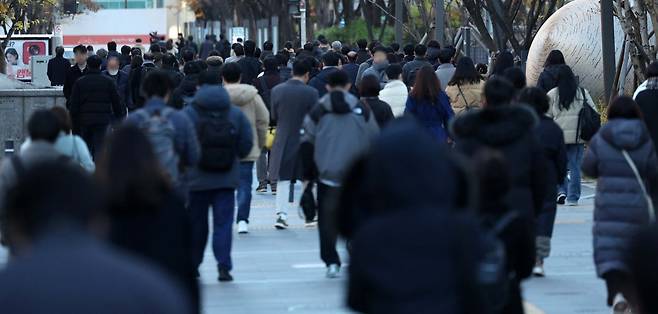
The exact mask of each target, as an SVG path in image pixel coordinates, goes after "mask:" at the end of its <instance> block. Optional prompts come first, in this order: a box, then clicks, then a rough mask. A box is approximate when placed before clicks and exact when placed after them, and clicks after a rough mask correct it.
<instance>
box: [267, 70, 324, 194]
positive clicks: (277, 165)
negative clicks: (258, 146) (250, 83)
mask: <svg viewBox="0 0 658 314" xmlns="http://www.w3.org/2000/svg"><path fill="white" fill-rule="evenodd" d="M270 102H271V104H272V111H271V114H272V119H273V120H275V121H276V122H277V129H276V137H275V138H274V145H273V146H272V150H271V153H270V169H269V171H270V177H271V179H274V180H277V181H279V180H292V179H298V178H299V177H300V175H301V173H300V171H299V170H298V169H300V168H301V166H302V165H301V164H300V162H299V160H298V157H299V144H300V138H301V135H300V134H299V133H300V131H301V129H302V124H303V122H304V117H306V115H307V114H308V113H309V111H311V109H312V108H313V106H315V104H316V103H317V102H318V91H317V90H316V89H315V88H313V87H310V86H307V85H306V84H304V82H302V81H300V80H294V79H292V80H288V81H287V82H285V83H283V84H279V85H277V86H275V87H274V88H273V89H272V92H271V94H270Z"/></svg>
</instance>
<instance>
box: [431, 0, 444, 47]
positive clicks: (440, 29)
mask: <svg viewBox="0 0 658 314" xmlns="http://www.w3.org/2000/svg"><path fill="white" fill-rule="evenodd" d="M435 6H436V8H435V11H436V17H435V18H436V19H435V21H434V24H435V27H436V30H435V32H434V34H435V35H436V40H437V41H438V42H439V43H440V44H441V45H443V44H444V39H445V35H444V34H445V29H444V27H445V8H444V7H443V0H436V4H435Z"/></svg>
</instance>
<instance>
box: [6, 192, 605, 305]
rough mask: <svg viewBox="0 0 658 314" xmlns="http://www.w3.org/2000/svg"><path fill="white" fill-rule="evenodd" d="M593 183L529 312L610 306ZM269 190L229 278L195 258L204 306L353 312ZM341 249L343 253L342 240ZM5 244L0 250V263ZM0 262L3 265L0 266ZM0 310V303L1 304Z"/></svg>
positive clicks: (311, 242) (311, 235) (538, 282)
mask: <svg viewBox="0 0 658 314" xmlns="http://www.w3.org/2000/svg"><path fill="white" fill-rule="evenodd" d="M593 193H594V192H593V189H592V186H589V187H588V186H584V188H583V196H584V197H585V199H584V200H583V201H582V202H581V205H580V206H577V207H560V208H559V212H558V218H557V224H556V227H555V228H556V229H555V238H554V241H553V252H552V254H551V257H550V258H549V259H548V260H547V261H546V272H547V275H548V277H546V278H541V279H532V280H530V281H528V282H527V283H526V284H525V285H524V289H525V290H524V297H525V299H526V302H527V304H526V309H527V313H528V314H539V313H547V314H563V313H564V314H567V313H594V314H598V313H608V312H609V310H608V309H607V307H606V306H605V285H604V283H603V281H601V280H599V279H597V278H596V275H595V271H594V264H593V261H592V240H591V228H592V201H593V200H592V198H591V197H589V198H588V197H587V196H590V195H592V194H593ZM273 204H274V196H272V195H271V194H269V193H268V194H265V195H259V194H254V201H253V210H252V217H251V221H252V223H251V226H250V232H251V233H249V234H247V235H236V237H235V241H234V246H233V247H234V250H233V258H234V264H235V268H234V271H233V275H234V276H235V281H234V282H232V283H219V282H217V280H216V277H217V270H216V267H215V264H214V257H213V256H212V252H211V250H210V249H208V250H207V251H206V257H205V260H204V263H203V265H202V266H201V284H202V289H203V304H204V313H206V314H215V313H245V314H251V313H275V314H276V313H308V314H311V313H313V314H315V313H319V314H324V313H326V314H329V313H331V314H342V313H351V311H349V310H348V309H346V308H345V306H344V303H345V302H344V291H345V286H346V273H345V272H344V273H343V276H342V277H341V278H340V279H336V280H329V279H326V278H325V277H324V272H325V269H324V265H322V263H321V262H320V256H319V255H320V253H319V249H318V235H317V229H307V228H304V226H303V225H304V222H303V220H302V219H300V218H299V217H298V216H297V215H296V214H294V213H291V215H290V224H291V228H290V229H289V230H285V231H277V230H274V228H273V223H274V219H275V215H274V209H273V208H272V206H273ZM339 252H340V253H341V255H342V256H343V257H347V254H346V252H345V249H344V246H343V245H339ZM5 260H6V251H4V250H0V265H2V264H4V261H5ZM0 267H1V266H0ZM0 310H1V309H0Z"/></svg>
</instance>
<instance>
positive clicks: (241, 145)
mask: <svg viewBox="0 0 658 314" xmlns="http://www.w3.org/2000/svg"><path fill="white" fill-rule="evenodd" d="M184 112H185V113H186V114H187V115H188V117H189V118H190V120H191V121H192V123H193V124H194V126H195V127H196V129H197V137H198V135H199V134H198V126H199V124H200V121H201V117H203V116H205V115H208V112H222V113H227V114H228V119H229V121H231V123H232V124H233V126H234V127H235V130H236V131H237V135H236V136H237V147H236V156H235V162H234V163H233V167H232V168H231V170H229V171H226V172H212V173H211V172H206V171H203V170H201V169H199V167H198V166H195V167H192V168H191V169H190V171H188V173H187V174H186V179H187V187H188V189H189V190H190V191H192V192H194V191H208V190H216V189H236V188H237V187H238V186H239V185H240V167H239V163H240V161H239V160H240V159H242V158H245V157H247V156H248V155H249V152H251V149H252V148H253V145H254V143H253V135H252V134H251V125H250V123H249V120H247V117H246V116H245V115H244V114H243V113H242V111H240V109H238V108H237V107H235V106H232V105H231V100H230V98H229V96H228V93H227V92H226V90H225V89H224V88H223V87H221V86H212V85H204V86H202V87H201V88H200V89H199V90H198V91H197V93H196V95H195V96H194V101H193V105H192V106H187V107H186V108H185V109H184ZM201 154H203V147H202V148H201Z"/></svg>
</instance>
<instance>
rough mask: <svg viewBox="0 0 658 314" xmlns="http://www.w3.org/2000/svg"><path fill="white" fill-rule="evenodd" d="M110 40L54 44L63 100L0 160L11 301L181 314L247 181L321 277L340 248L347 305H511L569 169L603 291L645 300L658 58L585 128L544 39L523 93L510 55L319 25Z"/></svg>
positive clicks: (225, 264)
mask: <svg viewBox="0 0 658 314" xmlns="http://www.w3.org/2000/svg"><path fill="white" fill-rule="evenodd" d="M107 48H108V49H107V50H106V49H99V50H98V51H96V53H95V54H90V51H89V49H87V47H85V46H82V45H80V46H77V47H75V48H74V53H75V57H74V62H73V64H72V65H71V64H70V63H66V62H68V61H66V60H64V61H63V49H61V48H58V49H57V55H56V56H55V58H53V59H52V60H51V62H50V63H49V69H48V75H49V78H50V79H51V82H52V83H53V85H63V89H64V96H65V97H66V109H65V108H60V107H56V108H53V109H51V110H38V111H36V112H35V113H34V114H33V115H32V117H31V119H30V121H29V123H28V129H27V132H28V134H29V139H28V140H26V141H25V143H24V144H23V146H22V147H21V149H20V152H19V153H18V154H16V155H13V156H8V157H7V158H5V159H4V160H3V161H2V163H1V165H0V232H1V235H2V241H3V244H5V245H6V246H8V247H9V249H10V252H11V261H10V263H9V264H8V266H7V268H6V269H5V270H4V271H3V272H0V303H2V304H8V305H9V306H10V310H11V309H15V308H18V307H20V306H21V305H23V304H30V306H32V307H33V308H34V310H35V311H40V309H48V311H54V312H62V311H71V309H72V308H75V307H67V306H69V305H70V304H75V306H77V307H79V308H80V309H82V310H83V311H85V312H94V313H116V312H125V313H146V312H149V313H198V312H199V311H200V305H199V304H200V300H199V295H200V293H199V285H198V279H197V278H198V276H199V272H198V269H199V266H200V265H201V263H202V262H203V259H204V251H205V248H206V243H207V241H208V238H209V237H211V239H212V246H211V247H212V251H213V253H214V257H215V259H216V265H217V272H218V277H217V279H218V280H219V281H222V282H225V281H232V280H233V274H232V268H233V262H232V258H231V247H232V238H233V233H234V225H237V228H236V231H237V232H238V233H240V234H248V233H249V222H250V209H251V199H252V192H253V191H252V189H253V186H254V183H257V188H256V189H255V192H257V193H271V194H273V195H276V196H275V197H274V198H273V202H272V204H271V205H272V207H273V208H274V213H273V214H274V215H273V216H272V222H273V224H274V227H275V228H276V229H279V230H285V229H287V228H289V219H288V215H289V214H292V213H296V212H298V209H299V208H302V210H301V211H300V212H302V213H303V215H304V218H305V226H306V227H315V226H317V229H318V232H319V247H320V258H321V260H322V261H323V262H324V264H325V265H326V276H327V277H328V278H336V277H338V276H340V273H341V264H342V263H343V262H344V261H342V260H341V257H340V256H339V254H338V251H337V244H338V237H339V236H341V237H343V238H344V239H345V240H346V242H347V247H348V252H349V256H350V268H349V285H348V297H347V303H348V305H349V306H350V307H351V308H352V309H354V310H356V311H360V312H364V313H478V314H479V313H505V314H514V313H523V312H524V309H523V304H522V300H523V294H522V289H521V286H522V285H521V283H522V282H523V281H524V280H526V279H527V278H529V277H530V276H532V275H534V276H537V277H544V276H546V275H547V274H546V273H545V270H544V262H545V260H546V259H547V258H548V257H549V255H550V252H551V238H552V237H553V229H554V224H555V219H556V213H557V208H558V205H568V206H578V205H579V201H580V197H581V171H582V173H584V174H585V175H586V176H588V177H589V178H593V179H598V182H597V188H596V189H597V191H596V197H595V203H594V229H593V234H594V259H595V264H596V269H597V274H598V276H599V277H601V278H602V279H604V280H605V282H606V285H607V288H608V300H607V303H608V305H609V306H611V307H612V309H613V311H614V313H631V312H633V313H654V312H656V311H658V309H656V304H655V300H654V298H652V295H651V293H648V292H647V290H648V289H653V288H651V287H655V286H656V285H657V284H658V283H657V282H656V278H655V276H645V275H647V272H648V273H649V275H650V274H653V273H654V272H653V269H652V268H651V267H650V266H647V263H650V261H653V263H655V261H656V260H657V258H656V254H655V249H656V247H655V243H656V242H657V241H658V239H657V238H656V232H655V230H653V229H655V228H653V229H652V228H648V227H649V226H650V225H651V224H653V223H654V221H655V212H654V200H656V199H658V158H657V157H656V146H655V145H656V144H655V141H656V140H658V138H656V137H657V136H658V135H657V131H656V130H658V121H655V119H656V118H655V113H656V110H657V109H655V108H654V107H656V104H655V100H656V90H658V63H654V64H651V65H650V66H649V67H648V73H647V77H648V80H647V81H646V82H645V83H643V84H642V85H641V86H640V88H639V89H638V91H637V92H636V95H635V96H634V98H635V100H634V99H633V98H630V97H625V96H621V97H618V98H615V99H614V100H613V101H612V102H611V103H610V105H609V106H607V109H604V110H606V112H605V113H606V114H605V115H604V116H606V117H607V123H606V124H605V125H603V126H602V127H600V128H599V126H600V124H601V119H600V114H599V111H601V108H602V107H599V106H598V105H597V103H596V102H595V101H594V100H593V99H592V97H591V96H590V94H589V92H588V91H587V90H586V89H585V88H583V87H582V86H580V84H579V82H578V79H577V75H576V74H575V73H574V72H573V71H572V69H571V68H570V67H569V66H568V65H567V64H566V62H565V60H564V56H563V55H562V53H561V52H559V51H552V52H551V53H550V54H549V55H548V58H547V60H546V64H545V68H544V71H543V72H542V73H541V76H540V78H539V81H538V83H537V86H536V87H529V86H526V85H527V82H526V78H525V75H524V71H523V70H522V69H521V68H520V67H519V66H518V65H517V64H516V60H515V58H514V55H513V54H512V53H511V52H507V51H504V52H501V53H499V54H498V55H497V56H496V58H495V60H494V63H493V64H492V66H491V68H490V69H489V67H487V66H485V65H481V64H478V65H476V64H474V62H473V60H472V59H471V58H469V57H466V56H460V55H459V52H458V51H457V50H456V49H454V48H453V47H450V46H448V47H441V45H440V43H438V42H436V41H431V42H429V43H428V44H427V45H424V44H418V45H415V46H414V45H406V46H404V47H400V45H399V44H392V45H390V46H386V45H383V44H381V43H378V42H376V41H375V42H370V43H368V42H367V41H366V40H359V41H357V42H356V44H355V45H354V46H353V47H351V46H349V45H347V44H345V43H341V42H338V41H335V42H332V43H331V45H330V44H329V41H327V39H326V38H325V37H324V36H320V37H319V38H318V40H317V41H315V42H312V43H306V44H305V45H304V46H303V47H300V48H299V49H293V46H292V44H291V43H286V45H285V48H284V49H282V50H280V51H273V45H272V43H270V42H266V43H265V44H264V45H263V47H262V50H261V49H260V48H258V47H256V44H255V42H253V41H251V40H245V41H242V40H240V41H239V42H238V43H234V44H231V43H229V42H228V41H227V40H226V39H225V38H224V37H223V36H220V38H219V40H218V39H217V38H216V37H215V36H213V35H208V36H206V38H205V41H204V42H202V43H201V44H199V45H197V44H195V43H194V42H193V41H192V40H191V38H190V39H185V38H184V37H183V36H182V35H180V36H179V37H178V38H177V41H176V42H174V41H173V40H169V41H166V42H163V43H162V44H159V43H153V44H152V45H151V46H150V47H148V49H147V48H146V47H145V46H143V45H142V44H141V43H139V42H137V43H136V44H135V46H134V47H132V48H131V47H128V46H124V47H121V49H120V51H117V45H116V43H113V42H110V43H108V47H107ZM401 48H402V49H401ZM92 51H93V49H92ZM601 113H603V112H601ZM254 171H255V172H256V180H254V177H253V174H254ZM90 174H93V175H90ZM254 181H257V182H254ZM299 188H301V189H302V191H303V193H297V191H299ZM236 208H237V210H236ZM210 210H212V219H213V221H212V231H211V230H210V227H209V221H208V219H209V211H210ZM100 235H105V237H104V238H106V239H107V240H108V241H106V242H101V241H99V240H98V238H97V236H100ZM651 245H653V246H651ZM648 252H653V253H652V254H649V253H648ZM47 261H50V262H47ZM147 265H155V267H153V268H152V269H156V270H157V272H156V271H153V270H149V269H148V268H149V267H148V266H147ZM647 267H648V268H647ZM46 269H53V270H55V271H56V273H55V274H56V277H52V276H53V274H52V273H50V272H48V273H47V274H45V273H40V272H44V271H45V270H46ZM159 272H161V274H160V275H159V274H158V273H159ZM26 274H30V276H31V277H35V276H36V277H38V278H35V280H41V281H43V282H44V284H43V285H40V286H39V287H40V289H39V290H38V291H34V290H32V289H30V288H29V285H26V284H22V283H21V281H20V279H21V278H22V277H21V276H26ZM39 274H41V275H39ZM548 275H550V274H548ZM58 278H64V279H58ZM88 278H97V279H98V280H99V281H93V280H92V281H89V280H87V279H88ZM48 281H51V282H55V281H60V282H66V283H67V284H66V286H67V288H66V289H68V290H66V289H64V290H61V289H56V288H54V286H52V285H51V286H49V285H46V284H45V282H48ZM100 282H106V283H108V284H103V285H95V284H94V283H100ZM64 292H70V293H78V294H80V295H84V296H85V297H86V298H85V300H86V301H85V302H74V301H71V302H68V303H67V302H63V301H62V300H66V298H70V297H71V295H69V294H66V295H65V293H64ZM60 298H61V299H60ZM94 298H97V299H94ZM101 299H102V300H105V302H106V303H107V302H110V303H107V304H112V307H108V308H99V307H97V306H98V304H99V303H94V302H93V300H101ZM28 300H40V301H44V300H48V302H30V301H28ZM12 306H15V307H14V308H12ZM60 310H61V311H60Z"/></svg>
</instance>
